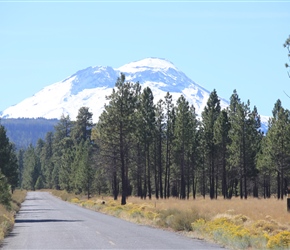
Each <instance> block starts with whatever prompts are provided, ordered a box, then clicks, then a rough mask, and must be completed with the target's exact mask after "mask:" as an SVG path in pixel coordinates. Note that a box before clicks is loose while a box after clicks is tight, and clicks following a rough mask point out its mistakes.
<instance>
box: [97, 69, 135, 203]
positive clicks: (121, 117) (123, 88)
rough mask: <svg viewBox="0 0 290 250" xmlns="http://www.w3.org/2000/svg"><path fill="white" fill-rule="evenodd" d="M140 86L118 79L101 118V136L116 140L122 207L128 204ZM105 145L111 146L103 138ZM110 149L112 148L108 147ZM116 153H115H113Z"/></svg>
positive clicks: (123, 77) (123, 76)
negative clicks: (129, 172)
mask: <svg viewBox="0 0 290 250" xmlns="http://www.w3.org/2000/svg"><path fill="white" fill-rule="evenodd" d="M139 92H140V86H139V84H138V83H137V84H133V83H131V82H125V75H124V74H121V76H120V77H119V78H118V79H117V82H116V85H115V88H114V89H113V92H112V94H111V95H110V96H108V97H107V99H108V100H109V104H108V105H106V106H105V111H104V112H103V114H102V115H101V116H103V117H101V118H100V121H101V123H100V134H101V135H104V137H105V136H108V134H109V133H111V136H110V137H115V138H116V146H117V148H116V150H117V152H116V153H117V158H116V164H118V166H119V167H120V174H121V182H122V199H121V205H125V204H126V197H127V195H128V186H129V185H128V184H129V183H128V171H129V159H130V142H131V140H132V133H133V132H134V130H135V123H134V118H135V111H136V107H137V100H138V93H139ZM103 139H104V140H103V144H105V145H106V144H111V142H112V141H106V140H105V138H103ZM108 147H109V148H112V147H111V146H109V145H108ZM111 153H115V152H111Z"/></svg>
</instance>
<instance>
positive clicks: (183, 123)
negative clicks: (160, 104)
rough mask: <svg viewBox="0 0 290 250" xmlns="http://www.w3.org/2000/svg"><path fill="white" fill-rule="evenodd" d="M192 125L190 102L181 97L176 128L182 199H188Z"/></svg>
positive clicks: (176, 150)
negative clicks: (187, 175) (187, 186)
mask: <svg viewBox="0 0 290 250" xmlns="http://www.w3.org/2000/svg"><path fill="white" fill-rule="evenodd" d="M189 123H190V109H189V104H188V101H186V100H185V98H184V96H181V97H179V98H178V100H177V107H176V128H175V131H174V132H175V135H174V138H175V141H174V151H175V163H176V165H177V166H178V167H179V168H178V172H179V181H180V184H179V185H180V186H179V187H180V188H178V189H179V190H180V194H179V197H180V198H181V199H185V198H186V178H185V176H186V172H187V168H188V167H189V166H188V161H187V155H188V150H189V149H190V141H189V139H190V133H191V131H190V130H189V129H188V124H189Z"/></svg>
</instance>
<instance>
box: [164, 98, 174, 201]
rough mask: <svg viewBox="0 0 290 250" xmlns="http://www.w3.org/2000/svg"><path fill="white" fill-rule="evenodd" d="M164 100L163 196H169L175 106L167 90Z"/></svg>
mask: <svg viewBox="0 0 290 250" xmlns="http://www.w3.org/2000/svg"><path fill="white" fill-rule="evenodd" d="M164 99H165V100H164V102H165V111H164V119H165V128H164V130H165V140H166V146H165V147H166V152H165V177H164V197H165V198H169V196H170V167H171V163H172V155H173V154H172V145H173V141H174V128H175V108H174V104H173V102H172V95H170V94H169V92H167V93H166V96H165V98H164Z"/></svg>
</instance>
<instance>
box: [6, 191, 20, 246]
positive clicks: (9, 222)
mask: <svg viewBox="0 0 290 250" xmlns="http://www.w3.org/2000/svg"><path fill="white" fill-rule="evenodd" d="M25 197H26V191H21V190H15V191H14V193H13V194H12V202H11V210H7V208H5V207H4V206H2V205H0V244H1V241H2V240H3V239H4V237H5V236H7V235H8V234H9V232H10V231H11V230H12V229H13V226H14V216H15V214H16V213H17V212H18V211H19V209H20V206H21V203H22V202H23V201H24V200H25Z"/></svg>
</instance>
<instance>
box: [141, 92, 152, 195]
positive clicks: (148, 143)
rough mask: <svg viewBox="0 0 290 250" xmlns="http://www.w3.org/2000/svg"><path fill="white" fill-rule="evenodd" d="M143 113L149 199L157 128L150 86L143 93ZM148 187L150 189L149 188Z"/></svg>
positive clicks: (145, 181)
mask: <svg viewBox="0 0 290 250" xmlns="http://www.w3.org/2000/svg"><path fill="white" fill-rule="evenodd" d="M140 108H141V114H142V121H143V122H142V125H141V126H142V131H143V133H142V144H143V146H144V152H145V171H144V173H145V174H146V177H147V178H144V189H143V190H144V197H145V198H146V195H147V191H148V196H149V199H151V196H152V183H151V178H152V176H151V169H152V160H151V155H150V151H151V147H152V146H153V139H154V130H155V110H154V103H153V93H152V91H151V89H150V88H149V87H147V88H145V89H144V90H143V93H142V95H141V105H140ZM147 189H148V190H147Z"/></svg>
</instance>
